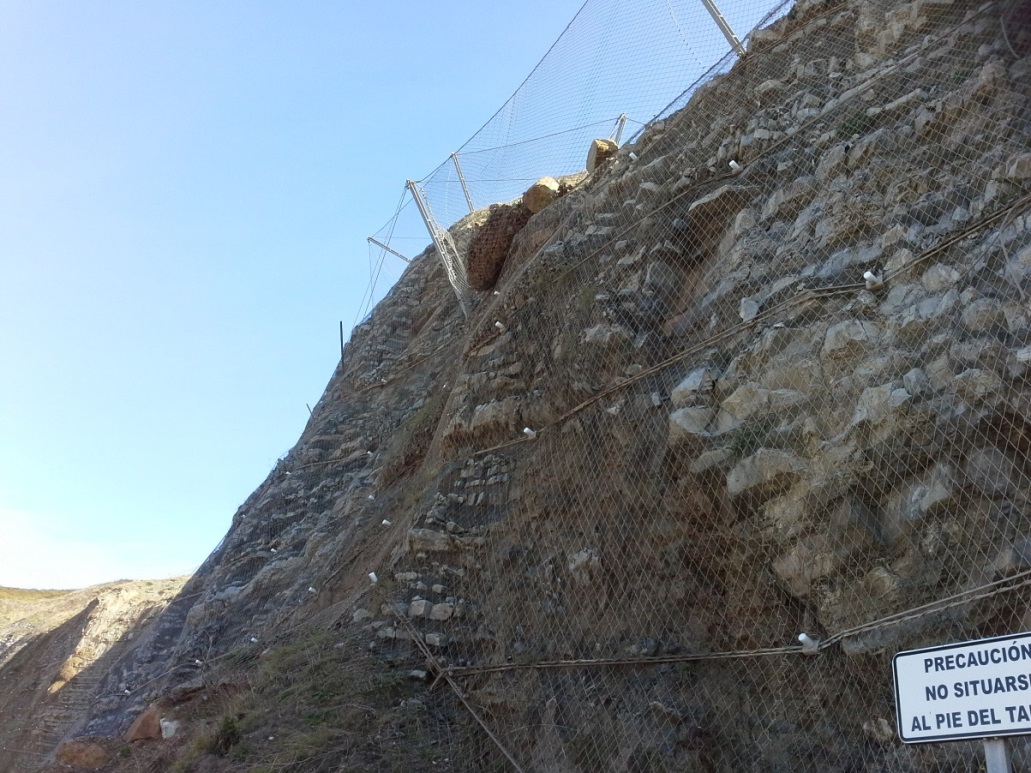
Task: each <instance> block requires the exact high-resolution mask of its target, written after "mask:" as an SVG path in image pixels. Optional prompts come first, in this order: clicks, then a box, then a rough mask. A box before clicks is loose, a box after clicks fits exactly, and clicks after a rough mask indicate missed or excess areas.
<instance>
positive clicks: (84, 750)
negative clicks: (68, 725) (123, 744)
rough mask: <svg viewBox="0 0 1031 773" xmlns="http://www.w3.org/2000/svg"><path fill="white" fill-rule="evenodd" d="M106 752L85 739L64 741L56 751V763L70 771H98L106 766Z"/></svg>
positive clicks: (96, 744) (98, 745)
mask: <svg viewBox="0 0 1031 773" xmlns="http://www.w3.org/2000/svg"><path fill="white" fill-rule="evenodd" d="M107 758H108V754H107V750H106V749H105V748H104V747H103V746H101V745H100V744H98V743H96V742H94V741H90V740H88V739H85V738H74V739H72V740H70V741H65V742H64V743H62V744H61V745H60V746H59V747H58V749H57V761H58V762H59V763H61V764H62V765H66V766H68V767H70V768H71V769H72V770H100V768H102V767H104V765H106V764H107Z"/></svg>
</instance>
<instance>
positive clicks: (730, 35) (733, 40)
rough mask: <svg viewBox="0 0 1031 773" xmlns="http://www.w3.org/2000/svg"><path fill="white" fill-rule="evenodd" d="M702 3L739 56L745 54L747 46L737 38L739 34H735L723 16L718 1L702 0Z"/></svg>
mask: <svg viewBox="0 0 1031 773" xmlns="http://www.w3.org/2000/svg"><path fill="white" fill-rule="evenodd" d="M702 5H704V6H705V10H706V11H708V12H709V15H710V16H711V17H712V20H713V21H714V22H716V26H717V27H719V28H720V32H722V33H723V37H725V38H726V39H727V42H728V43H730V47H731V48H733V49H734V51H735V52H736V53H737V55H738V56H744V55H745V47H744V46H743V45H741V41H740V40H738V39H737V35H735V34H734V30H732V29H731V28H730V25H729V24H727V20H726V19H724V18H723V14H722V13H720V9H719V8H717V7H716V3H715V2H713V0H702Z"/></svg>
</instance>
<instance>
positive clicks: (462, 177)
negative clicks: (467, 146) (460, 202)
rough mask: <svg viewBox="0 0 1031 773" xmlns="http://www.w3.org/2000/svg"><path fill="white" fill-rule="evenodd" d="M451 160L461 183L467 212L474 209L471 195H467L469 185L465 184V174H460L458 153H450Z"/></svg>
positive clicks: (460, 167)
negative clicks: (467, 208)
mask: <svg viewBox="0 0 1031 773" xmlns="http://www.w3.org/2000/svg"><path fill="white" fill-rule="evenodd" d="M451 160H452V161H454V162H455V171H456V172H458V182H460V183H461V184H462V193H464V194H465V203H466V204H468V205H469V214H470V215H471V214H472V213H473V212H475V211H476V208H475V207H474V206H473V197H472V196H470V195H469V186H468V185H466V184H465V175H464V174H462V166H461V164H459V163H458V154H457V153H452V154H451Z"/></svg>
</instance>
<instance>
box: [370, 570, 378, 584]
mask: <svg viewBox="0 0 1031 773" xmlns="http://www.w3.org/2000/svg"><path fill="white" fill-rule="evenodd" d="M369 579H370V580H372V581H373V582H379V577H377V576H376V573H375V572H369Z"/></svg>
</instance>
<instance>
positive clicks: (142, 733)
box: [122, 703, 161, 743]
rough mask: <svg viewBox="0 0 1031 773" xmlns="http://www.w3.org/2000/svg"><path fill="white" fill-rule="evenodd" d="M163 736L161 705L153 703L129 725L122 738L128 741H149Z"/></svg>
mask: <svg viewBox="0 0 1031 773" xmlns="http://www.w3.org/2000/svg"><path fill="white" fill-rule="evenodd" d="M160 737H161V707H160V706H159V705H158V704H156V703H152V704H151V705H150V706H148V707H147V708H146V709H145V710H144V712H143V713H142V714H140V715H139V716H138V717H136V719H135V720H134V721H133V723H132V724H131V725H129V729H128V730H126V731H125V735H123V736H122V738H124V739H125V742H126V743H133V742H134V741H148V740H154V739H156V738H160Z"/></svg>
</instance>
